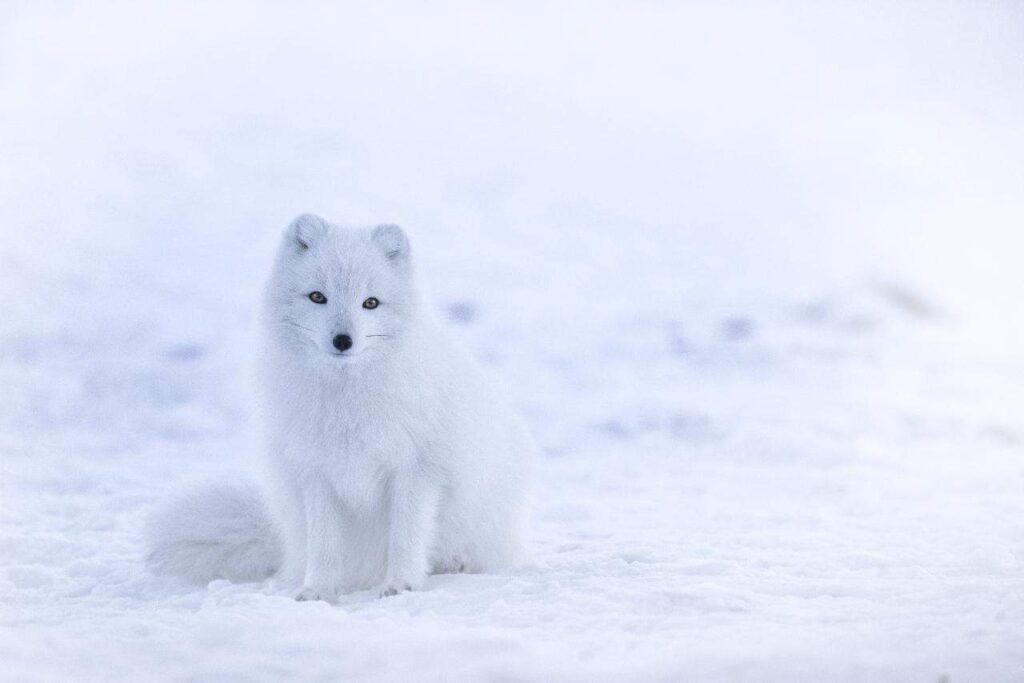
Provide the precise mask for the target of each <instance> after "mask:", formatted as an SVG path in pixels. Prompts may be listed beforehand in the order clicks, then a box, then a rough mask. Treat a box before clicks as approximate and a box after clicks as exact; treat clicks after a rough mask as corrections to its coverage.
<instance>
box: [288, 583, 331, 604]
mask: <svg viewBox="0 0 1024 683" xmlns="http://www.w3.org/2000/svg"><path fill="white" fill-rule="evenodd" d="M295 599H296V600H297V601H299V602H313V601H315V600H321V601H323V602H329V603H332V604H333V603H335V602H337V601H338V592H337V591H335V590H331V589H329V588H313V587H311V586H303V587H302V590H300V591H299V594H298V595H296V596H295Z"/></svg>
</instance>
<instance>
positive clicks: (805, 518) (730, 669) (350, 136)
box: [0, 2, 1024, 683]
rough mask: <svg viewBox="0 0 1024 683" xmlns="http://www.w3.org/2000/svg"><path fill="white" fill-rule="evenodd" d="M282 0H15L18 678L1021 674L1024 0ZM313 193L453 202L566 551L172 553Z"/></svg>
mask: <svg viewBox="0 0 1024 683" xmlns="http://www.w3.org/2000/svg"><path fill="white" fill-rule="evenodd" d="M287 4H288V6H289V9H288V10H287V12H285V11H284V10H283V9H280V8H278V9H272V8H271V7H269V6H265V5H262V4H259V3H251V2H249V3H236V4H231V3H225V4H218V5H217V7H216V8H213V7H211V6H209V5H208V4H206V3H188V2H184V3H167V4H159V5H158V4H151V3H142V2H131V3H129V2H123V3H81V4H76V3H72V2H59V3H52V4H51V3H27V2H25V3H23V2H14V3H4V4H3V5H2V6H0V121H2V125H0V230H2V233H0V237H2V241H0V310H2V311H3V313H2V315H0V387H2V389H0V496H2V501H0V514H2V519H0V678H3V679H4V680H11V681H33V680H39V681H49V680H54V681H67V680H83V681H92V680H95V681H109V680H131V681H138V680H216V681H235V680H237V681H241V680H253V681H274V680H285V679H298V680H394V681H405V680H538V681H540V680H545V681H547V680H566V681H591V680H616V681H619V680H685V681H821V680H829V681H890V680H891V681H930V682H933V683H937V682H939V681H1000V682H1002V681H1014V680H1024V415H1022V413H1021V408H1022V406H1024V332H1022V331H1024V321H1022V317H1024V316H1022V311H1021V306H1020V295H1021V292H1022V291H1024V277H1022V275H1021V272H1020V271H1021V269H1020V259H1021V254H1022V253H1024V249H1022V246H1024V245H1022V240H1021V237H1020V231H1021V226H1024V51H1022V46H1024V10H1022V8H1021V5H1020V4H1019V3H1014V2H1007V3H998V2H980V3H960V4H954V3H898V4H897V3H838V4H828V3H806V4H803V3H771V4H766V3H751V4H738V3H695V4H687V5H676V4H672V3H659V2H643V3H615V2H610V3H601V4H599V3H568V4H558V5H557V6H554V5H552V6H548V5H541V4H539V3H538V4H530V3H525V4H520V3H516V4H515V5H512V4H509V5H506V6H505V7H500V6H497V5H492V6H491V7H490V8H489V9H484V8H481V7H479V6H463V5H459V4H443V5H440V6H434V7H430V8H427V7H425V6H412V5H410V6H402V5H397V4H390V3H383V4H373V5H372V6H364V5H360V6H354V5H352V6H345V5H340V4H336V5H331V6H317V5H314V4H309V3H303V2H297V3H287ZM368 4H369V3H366V4H365V5H368ZM304 211H315V212H318V213H321V214H323V215H325V216H327V217H329V218H332V219H338V220H349V221H352V222H371V221H375V222H380V221H389V222H398V223H401V224H402V225H404V226H406V228H407V229H408V230H409V231H410V233H411V234H412V236H413V240H414V248H415V250H416V253H417V257H418V261H419V266H420V270H421V273H422V276H423V279H424V286H425V288H426V290H427V291H428V293H429V295H430V297H431V300H432V301H434V302H435V304H436V305H437V306H438V308H439V309H440V310H441V311H442V313H443V314H444V315H446V316H447V317H448V318H450V319H451V321H452V324H453V326H455V327H456V329H457V330H458V331H459V332H460V333H461V334H462V335H463V336H464V338H465V339H466V341H467V342H468V343H469V344H470V345H471V346H472V348H473V349H474V350H475V351H476V353H477V354H478V356H479V357H480V359H481V361H482V362H483V363H485V365H486V366H487V368H488V369H489V371H490V372H491V373H492V374H493V376H494V378H495V382H496V383H498V385H499V386H500V387H501V390H502V392H503V393H504V394H505V395H507V397H508V399H509V400H510V401H511V402H513V403H514V404H515V405H516V406H517V407H518V408H519V409H520V410H521V411H522V413H523V414H524V415H525V416H526V417H527V419H528V420H529V422H530V424H531V425H532V427H533V429H534V432H535V434H536V436H537V439H538V441H539V442H540V444H541V446H542V447H543V449H544V452H545V454H546V457H545V459H544V462H543V463H542V466H541V468H540V472H539V480H538V482H537V492H536V493H537V501H536V506H535V508H536V509H535V519H534V521H533V526H532V529H533V543H532V548H533V551H534V552H533V558H532V560H531V561H529V562H528V563H526V564H524V565H523V566H521V567H517V568H515V569H513V570H510V571H507V572H504V573H502V574H498V575H490V576H483V575H479V576H466V575H460V576H444V577H435V578H432V579H431V580H430V582H429V584H428V587H427V589H426V590H424V591H422V592H416V593H411V594H404V595H401V596H398V597H394V598H389V599H385V600H378V599H376V598H375V597H374V596H371V595H369V594H355V595H351V596H348V597H347V598H346V599H345V600H343V602H342V603H341V604H340V605H338V606H333V607H332V606H329V605H326V604H320V603H297V602H295V601H293V600H292V599H291V598H290V597H289V596H288V595H287V594H286V593H284V592H281V591H278V590H277V589H276V587H275V586H273V585H272V584H269V583H268V584H265V585H264V584H258V585H256V584H252V585H231V584H228V583H226V582H215V583H213V584H211V585H209V586H207V587H205V588H202V589H198V590H197V589H195V588H192V587H187V586H183V585H180V584H176V583H174V582H173V581H170V580H167V579H164V578H159V577H154V576H152V575H150V574H148V573H147V572H146V570H145V568H144V566H143V563H142V561H141V554H142V547H141V528H142V524H143V521H144V519H145V516H146V515H147V513H148V512H149V511H150V510H152V509H153V507H154V506H156V505H158V504H159V503H160V502H161V501H162V500H164V499H166V497H167V496H168V495H170V494H171V493H172V492H173V491H175V490H177V489H179V488H181V487H183V486H188V485H190V483H193V482H196V481H204V480H208V479H216V478H218V477H236V476H240V475H239V473H241V472H243V471H244V470H245V467H246V465H247V463H250V462H252V461H253V459H254V453H255V451H256V449H257V448H258V444H256V443H255V442H254V438H253V431H254V430H253V425H252V424H251V419H250V416H251V411H250V408H249V399H248V397H249V396H250V395H251V391H250V389H249V386H250V385H249V383H248V380H247V368H248V367H249V359H250V355H251V353H250V352H251V346H252V341H251V340H252V334H253V333H252V323H253V311H254V308H255V305H256V300H257V297H258V295H259V287H260V284H261V280H262V277H263V274H264V272H265V270H266V267H267V265H268V263H269V259H270V254H271V250H272V249H273V246H274V243H275V241H276V239H277V236H278V234H279V231H280V230H281V228H282V227H283V226H284V225H285V224H286V223H287V222H288V220H289V219H290V218H292V217H293V216H294V215H296V214H298V213H300V212H304Z"/></svg>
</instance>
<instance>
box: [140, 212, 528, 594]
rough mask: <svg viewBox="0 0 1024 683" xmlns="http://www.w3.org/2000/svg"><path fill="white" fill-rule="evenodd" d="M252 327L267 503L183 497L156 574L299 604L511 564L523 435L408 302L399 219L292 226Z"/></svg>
mask: <svg viewBox="0 0 1024 683" xmlns="http://www.w3.org/2000/svg"><path fill="white" fill-rule="evenodd" d="M261 326H262V345H261V352H260V357H259V363H258V370H259V374H258V384H259V390H260V393H261V396H260V405H261V409H262V415H261V421H262V424H263V427H264V429H265V440H266V456H267V462H266V464H267V465H268V467H267V468H266V473H267V475H268V476H266V484H267V486H266V487H265V488H266V491H265V493H266V496H263V495H261V494H260V493H258V492H257V490H256V489H255V488H253V487H247V486H245V485H240V484H224V485H221V486H218V487H213V488H211V489H209V490H200V491H197V492H194V493H189V494H188V495H186V496H184V497H182V498H181V499H180V500H179V501H177V502H176V503H175V504H173V505H172V506H169V507H168V508H166V509H165V510H163V511H162V512H160V513H158V514H157V515H156V516H155V517H154V518H153V520H152V522H151V525H150V553H149V558H148V559H149V562H150V565H151V566H152V567H154V569H156V570H157V571H161V572H164V573H172V574H177V575H179V576H182V577H184V578H186V579H190V580H192V581H194V582H200V583H204V582H207V581H210V580H212V579H216V578H227V579H231V580H236V581H245V580H249V581H252V580H261V579H265V578H267V577H269V576H270V575H273V574H276V575H277V578H278V579H279V580H280V581H282V582H283V583H284V585H285V586H292V587H293V589H294V590H296V591H297V593H296V598H297V599H299V600H327V601H334V600H335V599H336V598H337V596H338V595H339V594H340V593H344V592H349V591H354V590H360V589H365V588H371V587H376V588H377V591H378V592H379V594H380V595H382V596H385V595H394V594H397V593H400V592H402V591H406V590H414V589H418V588H420V587H422V585H423V583H424V580H425V579H426V577H427V575H428V574H429V573H443V572H460V571H467V572H481V571H488V570H492V569H496V568H501V567H504V566H507V565H509V564H511V563H513V562H514V561H515V560H516V559H517V557H519V555H520V551H521V549H522V544H521V533H522V529H521V525H522V522H523V515H524V512H525V510H524V507H525V499H526V491H527V485H528V478H529V472H530V470H531V463H532V460H533V458H534V452H533V446H532V443H531V441H530V439H529V437H528V435H527V433H526V431H525V429H524V428H523V426H522V425H521V424H520V422H519V421H518V420H517V419H516V417H515V416H514V415H513V414H512V413H511V412H510V411H508V410H507V409H506V408H505V407H504V406H503V405H502V403H501V402H500V401H499V400H498V399H497V397H496V396H495V395H494V394H493V393H492V391H491V390H490V388H489V387H488V385H487V383H486V381H485V380H484V378H483V376H482V373H481V372H480V371H479V370H478V369H477V368H476V367H475V365H474V363H473V362H472V361H471V359H470V358H469V357H468V356H467V355H466V354H465V353H464V352H463V351H462V350H461V349H460V348H459V345H458V344H456V343H455V342H454V341H453V340H452V339H450V338H449V336H448V335H447V334H446V333H445V330H444V329H443V327H442V325H441V324H440V323H439V322H437V321H436V320H435V319H434V317H433V316H432V315H431V314H430V312H429V310H428V309H427V307H426V306H424V305H423V302H422V301H421V299H420V296H419V293H418V292H417V289H416V285H415V279H414V273H413V264H412V258H411V253H410V248H409V241H408V239H407V238H406V235H405V233H404V232H403V231H402V230H401V228H399V227H397V226H394V225H380V226H377V227H374V228H367V229H362V228H348V227H341V226H339V225H335V224H330V223H327V222H326V221H324V220H323V219H322V218H320V217H318V216H313V215H303V216H299V217H298V218H296V219H295V220H294V221H293V222H292V223H291V225H289V226H288V228H287V230H286V231H285V234H284V238H283V240H282V242H281V245H280V247H279V250H278V254H277V258H276V262H275V264H274V267H273V271H272V273H271V276H270V279H269V282H268V284H267V288H266V292H265V295H264V302H263V310H262V320H261Z"/></svg>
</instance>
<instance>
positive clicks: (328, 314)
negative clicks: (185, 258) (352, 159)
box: [266, 214, 417, 364]
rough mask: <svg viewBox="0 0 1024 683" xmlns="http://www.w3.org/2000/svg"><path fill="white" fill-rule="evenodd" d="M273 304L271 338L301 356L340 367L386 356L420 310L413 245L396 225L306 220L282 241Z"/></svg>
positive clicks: (269, 314)
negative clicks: (355, 225)
mask: <svg viewBox="0 0 1024 683" xmlns="http://www.w3.org/2000/svg"><path fill="white" fill-rule="evenodd" d="M266 301H267V305H268V308H267V310H266V323H267V325H269V327H270V329H269V333H270V334H271V335H272V337H273V338H274V339H275V340H276V341H277V342H279V343H281V344H283V345H284V347H285V348H287V349H290V350H294V351H295V352H296V353H298V354H309V353H310V352H313V356H314V358H316V359H319V360H322V361H323V362H329V363H337V364H345V363H353V362H360V361H362V360H364V359H368V358H373V357H380V356H382V355H385V354H387V353H388V352H389V350H391V349H394V348H395V347H396V345H397V344H399V343H400V342H401V339H402V337H403V333H404V332H405V331H406V329H407V328H408V325H409V323H410V321H411V320H412V319H413V317H414V315H415V312H416V308H417V305H416V304H417V299H416V295H415V292H414V287H413V273H412V262H411V256H410V252H409V240H408V238H407V237H406V236H405V233H404V232H403V231H402V229H401V228H399V227H398V226H397V225H378V226H376V227H372V228H347V227H342V226H338V225H335V224H331V223H328V222H327V221H325V220H324V219H322V218H320V217H319V216H314V215H311V214H304V215H302V216H299V217H298V218H296V219H295V220H294V221H292V222H291V224H290V225H289V226H288V228H287V229H286V230H285V233H284V237H283V239H282V240H281V245H280V247H279V249H278V254H277V261H276V263H275V266H274V270H273V273H272V275H271V277H270V281H269V282H268V290H267V293H266Z"/></svg>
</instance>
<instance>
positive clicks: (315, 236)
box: [284, 213, 327, 251]
mask: <svg viewBox="0 0 1024 683" xmlns="http://www.w3.org/2000/svg"><path fill="white" fill-rule="evenodd" d="M325 232H327V221H325V220H324V219H323V218H320V216H317V215H315V214H311V213H304V214H302V215H301V216H299V217H298V218H296V219H295V220H293V221H292V222H291V223H289V225H288V228H287V229H286V230H285V233H284V238H285V241H286V242H289V243H291V244H292V245H293V246H295V247H297V248H298V249H299V251H306V250H307V249H309V248H310V246H312V245H313V244H316V242H317V240H319V239H320V238H321V237H322V236H323V234H324V233H325Z"/></svg>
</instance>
